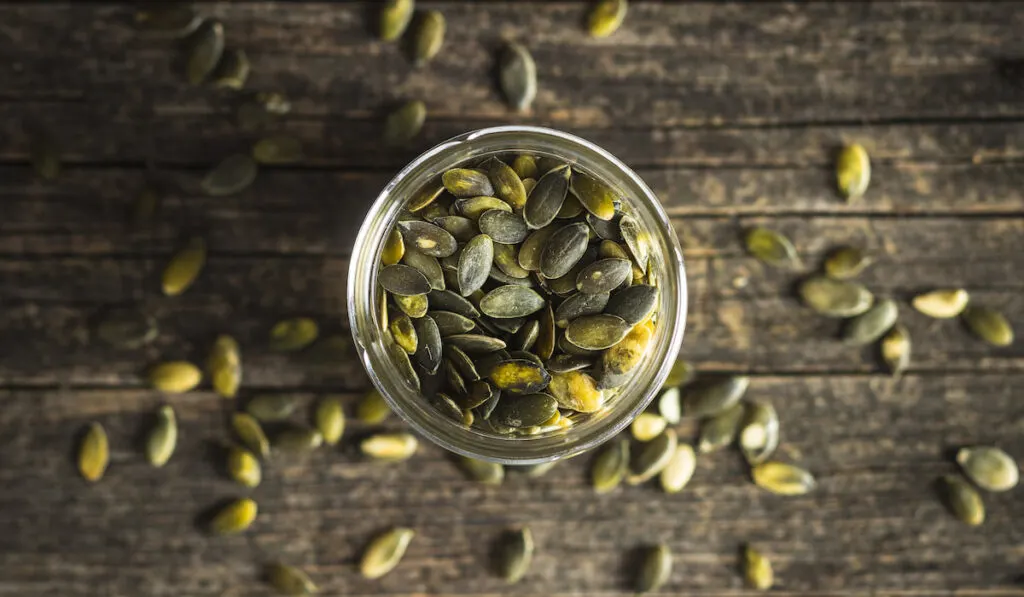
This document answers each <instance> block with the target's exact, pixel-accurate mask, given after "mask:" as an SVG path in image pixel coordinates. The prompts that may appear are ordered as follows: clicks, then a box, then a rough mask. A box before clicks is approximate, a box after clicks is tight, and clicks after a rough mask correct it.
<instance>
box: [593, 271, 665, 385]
mask: <svg viewBox="0 0 1024 597" xmlns="http://www.w3.org/2000/svg"><path fill="white" fill-rule="evenodd" d="M657 306H658V289H657V288H656V287H654V286H649V285H647V284H637V285H635V286H630V287H629V288H624V289H622V290H619V291H616V292H614V293H612V295H611V298H609V299H608V305H607V306H606V307H605V309H604V312H605V313H606V314H608V315H617V316H619V317H621V318H622V319H624V320H625V321H626V323H628V324H630V325H636V324H638V323H640V322H641V321H643V320H645V319H647V318H648V317H650V315H651V313H654V310H655V308H657ZM672 385H678V384H672Z"/></svg>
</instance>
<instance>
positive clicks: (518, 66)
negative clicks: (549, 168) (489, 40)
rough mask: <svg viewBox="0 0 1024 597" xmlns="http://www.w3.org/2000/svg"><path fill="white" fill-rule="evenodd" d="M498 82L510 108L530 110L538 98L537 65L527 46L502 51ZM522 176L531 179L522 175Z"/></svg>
mask: <svg viewBox="0 0 1024 597" xmlns="http://www.w3.org/2000/svg"><path fill="white" fill-rule="evenodd" d="M498 81H499V83H500V84H501V91H502V93H504V94H505V99H506V101H508V104H509V106H511V107H512V108H513V109H515V110H518V111H520V112H526V111H528V110H529V109H530V106H531V105H532V104H533V100H534V99H535V98H536V97H537V65H536V63H534V61H533V56H532V55H531V54H530V51H529V50H527V49H526V47H525V46H522V45H520V44H517V43H508V44H507V45H506V46H505V47H504V48H503V49H502V51H501V57H500V58H499V63H498ZM524 171H525V172H526V173H528V174H534V175H535V174H536V168H534V171H533V172H530V171H529V170H524ZM517 172H518V171H517ZM520 176H522V178H530V177H529V176H523V175H522V174H520Z"/></svg>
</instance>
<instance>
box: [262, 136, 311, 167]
mask: <svg viewBox="0 0 1024 597" xmlns="http://www.w3.org/2000/svg"><path fill="white" fill-rule="evenodd" d="M303 157H304V155H303V153H302V141H300V140H299V139H298V138H296V137H293V136H291V135H284V134H278V135H273V136H271V137H264V138H263V139H260V140H259V141H257V142H256V144H255V145H253V146H252V158H253V159H254V160H256V161H257V162H259V163H260V164H294V163H295V162H301V161H302V159H303Z"/></svg>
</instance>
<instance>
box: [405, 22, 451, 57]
mask: <svg viewBox="0 0 1024 597" xmlns="http://www.w3.org/2000/svg"><path fill="white" fill-rule="evenodd" d="M446 29H447V24H446V23H445V19H444V15H443V14H441V13H440V12H439V11H436V10H428V11H427V12H425V13H424V14H423V18H421V19H420V22H419V25H418V26H417V29H416V38H415V40H414V41H413V58H414V62H415V64H416V65H424V64H426V63H427V62H429V61H430V60H432V59H433V58H434V57H435V56H437V53H438V52H440V51H441V46H443V45H444V34H445V30H446Z"/></svg>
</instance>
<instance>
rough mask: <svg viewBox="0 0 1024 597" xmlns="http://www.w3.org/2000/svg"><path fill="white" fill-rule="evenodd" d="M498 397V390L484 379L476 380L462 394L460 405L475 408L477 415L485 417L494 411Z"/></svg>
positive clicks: (499, 394) (499, 393)
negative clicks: (467, 390)
mask: <svg viewBox="0 0 1024 597" xmlns="http://www.w3.org/2000/svg"><path fill="white" fill-rule="evenodd" d="M500 398H501V392H500V391H498V390H496V389H494V387H493V386H492V385H491V384H489V383H487V382H486V381H483V380H478V381H474V382H473V383H472V384H471V385H470V387H469V392H468V393H467V394H466V395H465V396H463V401H462V406H463V407H465V408H475V409H477V416H479V417H480V418H481V419H487V418H489V417H490V416H491V413H492V412H494V407H495V406H497V405H498V400H499V399H500Z"/></svg>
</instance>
